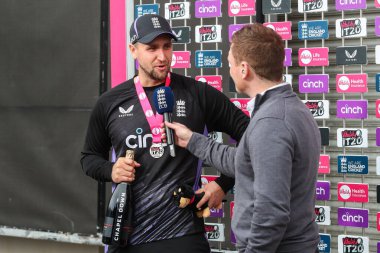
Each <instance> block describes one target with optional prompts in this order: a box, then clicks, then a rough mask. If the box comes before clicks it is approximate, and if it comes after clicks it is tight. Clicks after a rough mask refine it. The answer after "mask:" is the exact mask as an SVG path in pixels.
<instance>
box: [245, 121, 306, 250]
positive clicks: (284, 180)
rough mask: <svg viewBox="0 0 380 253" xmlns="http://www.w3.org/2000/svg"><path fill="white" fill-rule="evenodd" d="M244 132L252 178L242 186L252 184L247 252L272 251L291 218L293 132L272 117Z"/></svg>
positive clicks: (275, 248)
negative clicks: (252, 195)
mask: <svg viewBox="0 0 380 253" xmlns="http://www.w3.org/2000/svg"><path fill="white" fill-rule="evenodd" d="M247 134H249V135H246V138H247V139H248V149H249V155H250V160H251V165H252V166H251V169H252V170H253V174H254V179H253V180H252V184H253V185H252V186H249V185H247V186H244V187H253V193H254V205H253V213H252V217H251V230H250V233H251V235H250V236H248V238H249V239H248V245H247V248H246V253H248V252H250V253H258V252H260V253H269V252H272V253H273V252H276V250H277V248H278V246H279V243H280V242H281V240H282V238H283V236H284V234H285V231H286V228H287V224H288V223H289V221H290V199H291V193H290V191H291V178H292V160H293V158H292V157H293V156H294V147H293V141H292V135H291V133H290V131H289V130H288V128H287V127H286V126H285V124H284V122H283V121H282V120H280V119H275V118H264V119H261V120H259V121H258V122H256V124H255V127H254V128H253V130H250V132H249V133H247ZM240 169H243V168H240ZM246 169H247V168H246ZM248 169H249V168H248ZM299 194H302V193H299Z"/></svg>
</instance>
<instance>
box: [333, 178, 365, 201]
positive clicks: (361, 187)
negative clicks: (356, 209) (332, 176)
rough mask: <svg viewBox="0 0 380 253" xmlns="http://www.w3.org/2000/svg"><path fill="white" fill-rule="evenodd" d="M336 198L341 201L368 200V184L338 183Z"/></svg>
mask: <svg viewBox="0 0 380 253" xmlns="http://www.w3.org/2000/svg"><path fill="white" fill-rule="evenodd" d="M338 200H339V201H343V202H361V203H367V202H368V184H359V183H346V182H339V183H338Z"/></svg>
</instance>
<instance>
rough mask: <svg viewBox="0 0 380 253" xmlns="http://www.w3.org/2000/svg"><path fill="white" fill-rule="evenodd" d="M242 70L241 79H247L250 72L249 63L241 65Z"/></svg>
mask: <svg viewBox="0 0 380 253" xmlns="http://www.w3.org/2000/svg"><path fill="white" fill-rule="evenodd" d="M240 68H241V77H242V78H243V79H244V78H246V77H247V75H248V71H249V65H248V63H247V62H245V61H243V62H242V63H241V64H240Z"/></svg>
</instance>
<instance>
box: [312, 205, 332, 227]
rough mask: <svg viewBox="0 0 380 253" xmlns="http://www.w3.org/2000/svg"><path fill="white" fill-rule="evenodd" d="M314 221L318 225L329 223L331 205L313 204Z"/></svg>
mask: <svg viewBox="0 0 380 253" xmlns="http://www.w3.org/2000/svg"><path fill="white" fill-rule="evenodd" d="M314 211H315V215H316V217H315V222H316V223H318V224H319V225H330V224H331V218H330V217H331V216H330V214H331V207H329V206H315V208H314Z"/></svg>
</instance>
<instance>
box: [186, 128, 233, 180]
mask: <svg viewBox="0 0 380 253" xmlns="http://www.w3.org/2000/svg"><path fill="white" fill-rule="evenodd" d="M187 149H188V150H189V151H190V152H191V153H192V154H194V155H195V156H197V157H199V159H201V160H203V161H206V162H207V163H208V164H210V165H212V166H213V167H215V168H216V169H217V170H219V171H220V172H221V173H223V174H225V175H227V176H229V177H234V176H235V168H234V162H235V153H236V148H234V147H230V146H228V145H223V144H221V143H218V142H215V141H213V140H210V139H209V138H207V137H206V136H204V135H201V134H199V133H193V135H192V136H191V138H190V140H189V143H188V145H187Z"/></svg>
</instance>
